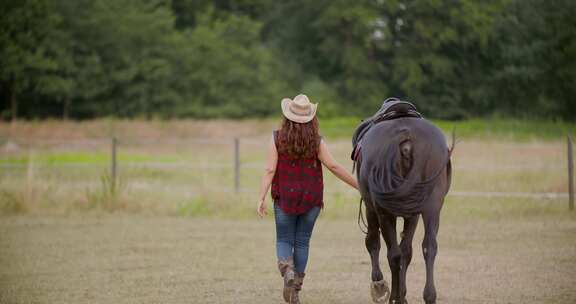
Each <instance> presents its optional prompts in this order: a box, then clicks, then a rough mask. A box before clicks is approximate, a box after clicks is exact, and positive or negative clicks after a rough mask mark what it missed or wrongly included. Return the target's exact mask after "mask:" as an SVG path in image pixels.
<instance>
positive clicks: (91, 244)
mask: <svg viewBox="0 0 576 304" xmlns="http://www.w3.org/2000/svg"><path fill="white" fill-rule="evenodd" d="M447 208H449V209H450V208H451V207H450V205H448V206H447ZM447 214H448V218H445V217H444V218H443V223H442V224H441V228H440V239H439V255H438V258H437V260H436V287H437V289H438V297H439V298H438V300H439V301H438V302H439V303H574V302H575V301H576V289H575V288H574V286H576V238H575V237H574V236H575V235H576V221H575V219H574V217H573V216H559V215H556V216H546V215H545V216H539V217H536V216H529V215H527V216H523V217H516V218H512V219H507V218H506V217H500V216H497V217H486V216H483V217H474V216H470V217H468V218H466V219H465V220H460V219H457V218H455V217H452V216H451V215H450V214H451V212H448V213H447ZM352 218H353V217H352V216H351V217H350V220H329V219H326V218H325V217H321V219H320V220H319V222H318V224H317V226H316V229H315V234H314V237H313V238H312V247H311V257H310V262H309V267H308V269H307V277H306V282H305V285H304V290H303V294H302V298H303V300H304V301H305V303H310V304H312V303H370V296H369V289H368V286H369V277H370V265H369V259H368V254H367V253H366V251H365V249H364V241H363V235H362V233H361V232H359V230H358V228H357V226H356V223H355V221H354V220H352ZM421 228H422V225H421V223H420V225H419V229H418V233H417V235H416V237H415V241H414V251H415V255H414V259H413V263H412V265H411V266H410V269H409V274H408V300H409V302H410V303H421V302H422V298H421V294H422V288H423V286H424V264H423V260H422V255H421V254H420V252H421V250H420V242H421V240H422V229H421ZM0 236H1V237H0V303H283V302H282V298H281V289H280V288H281V280H280V277H279V275H278V274H277V272H276V269H275V264H276V259H275V251H274V237H275V236H274V226H273V222H272V221H271V219H270V218H269V219H267V220H264V221H259V220H242V221H240V220H221V219H195V218H175V217H144V216H127V215H109V216H104V217H88V218H87V217H31V216H18V217H3V218H0ZM381 261H382V266H383V269H384V271H385V276H389V272H388V269H387V262H386V259H385V252H384V250H383V252H382V253H381Z"/></svg>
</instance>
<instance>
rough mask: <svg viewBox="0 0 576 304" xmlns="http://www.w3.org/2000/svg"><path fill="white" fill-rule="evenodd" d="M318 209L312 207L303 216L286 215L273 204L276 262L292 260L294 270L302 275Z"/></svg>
mask: <svg viewBox="0 0 576 304" xmlns="http://www.w3.org/2000/svg"><path fill="white" fill-rule="evenodd" d="M318 214H320V207H314V208H312V209H310V210H308V211H307V212H306V213H304V214H299V215H291V214H286V213H284V211H282V209H280V207H278V205H277V204H274V218H275V219H276V255H277V256H278V260H286V259H288V258H290V257H292V258H293V259H294V269H295V270H296V272H298V273H304V270H306V264H307V263H308V249H309V247H310V246H309V245H310V237H311V236H312V230H313V229H314V223H316V218H318Z"/></svg>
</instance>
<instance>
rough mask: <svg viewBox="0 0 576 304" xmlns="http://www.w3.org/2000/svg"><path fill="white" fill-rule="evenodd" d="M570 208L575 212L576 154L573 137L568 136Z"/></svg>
mask: <svg viewBox="0 0 576 304" xmlns="http://www.w3.org/2000/svg"><path fill="white" fill-rule="evenodd" d="M568 208H569V209H570V211H572V210H574V152H573V148H572V136H570V135H568Z"/></svg>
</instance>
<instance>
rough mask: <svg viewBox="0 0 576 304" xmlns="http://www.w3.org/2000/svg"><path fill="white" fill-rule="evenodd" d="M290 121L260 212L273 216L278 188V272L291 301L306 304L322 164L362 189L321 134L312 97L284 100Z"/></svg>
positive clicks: (273, 156)
mask: <svg viewBox="0 0 576 304" xmlns="http://www.w3.org/2000/svg"><path fill="white" fill-rule="evenodd" d="M281 106H282V113H283V114H284V121H283V123H282V127H281V128H280V130H277V131H274V133H273V136H272V139H271V141H270V145H269V147H268V157H267V158H268V160H267V164H266V169H265V171H264V175H263V176H262V182H261V191H260V200H259V202H258V208H257V212H258V215H259V216H260V217H263V216H264V215H265V214H267V206H266V194H267V193H268V189H269V188H270V185H272V191H271V194H272V199H273V201H274V215H275V220H276V254H277V256H278V269H279V270H280V274H281V275H282V277H283V278H284V290H283V297H284V300H285V301H286V302H289V303H300V301H299V298H298V292H299V291H300V290H301V289H302V281H303V279H304V271H305V269H306V263H307V261H308V248H309V243H310V237H311V236H312V229H313V228H314V223H315V222H316V218H317V217H318V214H319V213H320V209H321V208H322V206H323V199H322V197H323V191H324V184H323V181H322V166H321V164H320V163H322V164H323V165H324V166H326V168H328V169H329V170H330V171H331V172H332V173H334V175H336V176H337V177H338V178H340V179H341V180H342V181H344V182H346V183H347V184H349V185H350V186H352V187H354V188H356V189H358V183H357V181H356V178H355V177H353V176H352V175H351V174H350V173H348V171H346V169H344V168H343V167H342V166H341V165H340V164H338V163H337V162H336V161H335V160H334V158H332V155H331V154H330V151H328V147H327V146H326V143H325V142H324V141H323V140H322V138H321V137H320V134H319V130H318V119H317V118H316V108H317V104H312V103H310V101H309V100H308V97H307V96H306V95H298V96H296V97H294V100H291V99H289V98H285V99H283V100H282V103H281Z"/></svg>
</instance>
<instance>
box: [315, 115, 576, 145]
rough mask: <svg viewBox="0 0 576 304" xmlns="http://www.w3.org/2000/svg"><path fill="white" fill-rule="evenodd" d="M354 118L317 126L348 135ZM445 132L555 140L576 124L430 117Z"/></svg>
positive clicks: (332, 135) (333, 133)
mask: <svg viewBox="0 0 576 304" xmlns="http://www.w3.org/2000/svg"><path fill="white" fill-rule="evenodd" d="M360 121H361V119H360V118H357V117H341V118H329V119H322V120H321V121H320V128H321V131H322V134H323V135H324V136H326V137H328V138H350V137H351V136H352V133H353V132H354V129H355V128H356V126H358V124H359V123H360ZM432 121H433V122H434V123H435V124H436V125H437V126H438V127H440V128H441V129H442V130H443V131H444V132H445V133H447V134H449V133H450V132H452V129H453V128H455V129H456V135H457V137H458V138H475V139H485V140H513V141H529V140H536V139H542V140H557V139H561V138H564V137H565V136H566V135H568V134H572V135H573V136H574V135H576V123H568V122H554V121H528V120H515V119H497V118H493V119H470V120H463V121H446V120H432Z"/></svg>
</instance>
